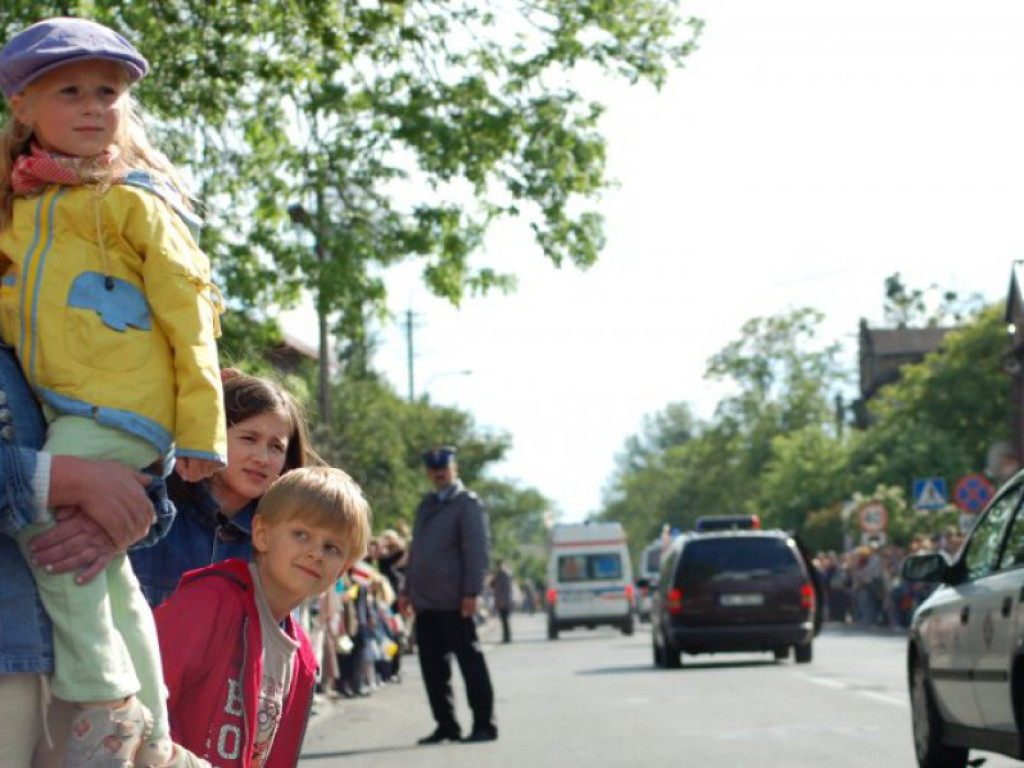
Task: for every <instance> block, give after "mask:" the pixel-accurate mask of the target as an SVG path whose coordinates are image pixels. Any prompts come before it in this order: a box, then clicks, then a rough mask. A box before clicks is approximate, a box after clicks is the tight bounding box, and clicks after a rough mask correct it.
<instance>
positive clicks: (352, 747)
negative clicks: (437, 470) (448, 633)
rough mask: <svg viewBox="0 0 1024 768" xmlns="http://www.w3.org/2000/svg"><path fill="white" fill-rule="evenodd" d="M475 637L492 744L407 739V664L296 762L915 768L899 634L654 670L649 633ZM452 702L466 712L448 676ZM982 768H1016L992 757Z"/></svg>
mask: <svg viewBox="0 0 1024 768" xmlns="http://www.w3.org/2000/svg"><path fill="white" fill-rule="evenodd" d="M496 633H497V626H496V622H489V623H488V624H486V625H485V626H484V627H483V628H482V630H481V639H482V640H483V642H484V645H485V653H486V654H487V659H488V664H489V665H490V668H491V675H492V678H493V681H494V686H495V694H496V710H497V715H498V726H499V729H500V738H499V740H498V741H496V742H492V743H483V744H447V743H446V744H443V745H438V746H430V747H419V746H416V744H415V742H416V739H417V738H419V737H420V736H425V735H426V734H428V733H430V731H431V730H432V729H433V723H432V721H431V719H430V715H429V710H428V707H427V701H426V694H425V693H424V691H423V686H422V682H421V680H420V677H419V668H418V662H417V659H416V657H415V656H406V657H405V658H404V664H405V671H404V679H403V682H402V683H400V684H397V685H388V686H386V687H384V688H382V689H380V690H378V691H376V692H375V693H374V694H373V696H371V697H369V698H364V699H354V700H340V701H337V702H326V703H325V704H324V705H322V706H321V707H319V708H318V711H317V713H316V714H315V715H314V718H313V720H312V721H311V723H310V726H309V729H308V731H307V735H306V742H305V747H304V750H303V759H302V760H301V762H300V765H302V766H306V767H307V768H328V767H329V766H343V765H344V766H361V765H367V766H370V765H372V766H374V768H387V767H388V766H402V768H408V766H409V765H411V764H412V765H416V766H417V768H432V767H433V766H442V767H443V768H460V766H529V768H544V767H546V766H557V767H558V768H564V767H565V766H566V765H567V764H571V765H578V766H588V768H590V767H593V766H626V765H662V764H666V763H667V762H668V761H678V762H676V764H679V765H686V766H713V767H717V766H730V768H731V767H732V766H762V767H763V766H769V767H775V766H778V767H779V768H782V767H783V766H785V768H805V767H806V768H811V766H813V767H814V768H820V766H822V765H826V764H833V765H838V766H842V767H843V768H859V767H860V766H863V767H864V768H890V767H891V768H897V767H899V768H908V767H910V768H912V767H913V766H915V765H916V761H915V760H914V754H913V746H912V743H911V734H910V703H909V697H908V695H907V691H906V683H905V673H904V653H905V642H906V641H905V639H904V638H903V637H902V636H900V635H899V634H893V633H880V632H863V631H858V630H854V629H836V628H831V627H830V628H827V629H826V631H825V632H824V633H823V634H822V635H821V636H820V637H819V638H818V639H817V640H816V641H815V647H814V661H813V662H812V663H810V664H802V665H797V664H795V663H794V662H793V661H792V660H791V659H790V660H788V661H784V662H781V663H775V662H774V661H773V660H772V658H771V656H770V655H769V654H763V655H762V654H727V655H726V654H723V655H717V656H698V657H694V656H684V657H683V659H684V666H683V668H682V669H680V670H662V669H656V668H655V667H654V666H653V664H652V660H651V649H650V632H649V630H648V626H647V625H638V629H637V632H636V634H634V635H633V636H632V637H625V636H623V635H622V634H620V633H618V632H616V631H613V630H606V629H596V630H591V631H588V630H576V631H573V632H566V633H563V634H562V635H561V638H560V639H559V640H557V641H553V642H552V641H549V640H547V639H546V637H545V634H544V622H543V617H542V616H540V615H539V614H538V615H537V616H534V617H529V616H521V615H516V616H514V617H513V636H514V642H513V643H512V644H511V645H501V644H498V643H496V641H495V640H496ZM453 680H454V681H455V683H456V699H457V706H458V709H459V714H460V717H461V720H462V724H463V728H464V729H466V730H468V726H469V724H470V718H469V713H468V709H467V707H466V704H465V696H464V692H463V689H462V682H461V677H460V676H459V674H458V672H457V671H455V673H454V677H453ZM971 757H972V758H975V757H986V758H987V760H986V762H985V763H984V765H985V768H1008V767H1009V766H1020V765H1021V763H1018V762H1016V761H1014V760H1011V759H1009V758H1006V757H1002V756H999V755H985V754H983V753H978V752H972V754H971Z"/></svg>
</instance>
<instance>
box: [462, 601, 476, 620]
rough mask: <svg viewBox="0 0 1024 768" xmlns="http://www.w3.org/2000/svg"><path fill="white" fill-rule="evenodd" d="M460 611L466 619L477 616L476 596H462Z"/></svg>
mask: <svg viewBox="0 0 1024 768" xmlns="http://www.w3.org/2000/svg"><path fill="white" fill-rule="evenodd" d="M460 613H461V614H462V617H463V618H464V619H469V618H472V617H473V616H476V598H475V597H464V598H462V605H461V607H460Z"/></svg>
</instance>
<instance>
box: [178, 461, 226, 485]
mask: <svg viewBox="0 0 1024 768" xmlns="http://www.w3.org/2000/svg"><path fill="white" fill-rule="evenodd" d="M219 469H223V465H222V464H221V463H220V462H219V461H214V460H213V459H191V458H181V459H178V460H177V461H175V462H174V471H175V472H177V473H178V474H179V475H180V476H181V479H182V480H185V481H187V482H189V483H198V482H199V481H200V480H203V479H205V478H207V477H209V476H210V475H212V474H213V473H214V472H216V471H217V470H219Z"/></svg>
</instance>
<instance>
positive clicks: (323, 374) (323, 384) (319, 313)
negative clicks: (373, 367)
mask: <svg viewBox="0 0 1024 768" xmlns="http://www.w3.org/2000/svg"><path fill="white" fill-rule="evenodd" d="M288 218H290V219H291V220H292V223H293V224H298V225H299V226H302V227H305V228H306V229H308V230H309V231H310V233H311V234H312V235H313V247H314V249H315V250H316V258H317V260H318V261H319V262H320V265H321V267H323V266H325V265H326V264H327V253H326V252H325V251H324V245H323V242H322V241H321V240H320V232H319V230H318V228H317V227H315V226H314V225H313V218H312V217H311V216H310V215H309V211H307V210H306V209H305V208H304V207H303V206H302V204H301V203H292V204H291V205H289V206H288ZM323 279H324V276H323V272H321V274H320V275H319V276H318V279H317V291H316V317H317V321H318V322H319V325H320V363H319V365H320V378H319V385H318V389H317V406H318V407H319V409H320V423H321V424H322V425H323V426H324V427H326V428H328V429H330V426H331V396H330V391H329V383H330V377H329V375H328V374H329V372H330V371H329V366H328V362H327V361H328V349H327V345H328V337H327V310H326V308H325V307H324V306H323V299H322V294H323V286H322V283H323Z"/></svg>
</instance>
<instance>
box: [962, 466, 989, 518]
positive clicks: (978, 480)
mask: <svg viewBox="0 0 1024 768" xmlns="http://www.w3.org/2000/svg"><path fill="white" fill-rule="evenodd" d="M994 494H995V488H994V487H993V485H992V483H991V482H989V479H988V478H987V477H985V476H984V475H977V474H974V475H964V476H963V477H961V478H960V479H959V480H957V481H956V487H955V488H954V489H953V503H954V504H956V505H957V506H958V507H959V508H960V509H962V510H963V511H964V512H967V513H969V514H972V515H973V514H975V513H977V512H981V510H983V509H984V508H985V505H986V504H988V502H989V499H991V498H992V496H993V495H994Z"/></svg>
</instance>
